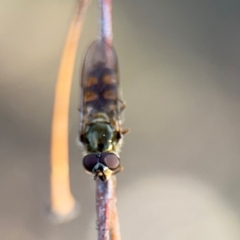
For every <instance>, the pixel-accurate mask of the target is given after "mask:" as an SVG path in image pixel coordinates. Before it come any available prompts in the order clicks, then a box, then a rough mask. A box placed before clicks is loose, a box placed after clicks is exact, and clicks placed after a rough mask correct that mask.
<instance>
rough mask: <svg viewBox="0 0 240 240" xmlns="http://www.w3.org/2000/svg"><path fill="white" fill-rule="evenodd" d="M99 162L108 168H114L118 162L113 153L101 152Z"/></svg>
mask: <svg viewBox="0 0 240 240" xmlns="http://www.w3.org/2000/svg"><path fill="white" fill-rule="evenodd" d="M100 162H101V163H102V164H103V165H105V166H107V167H108V168H109V169H110V170H115V169H116V168H117V167H118V166H119V164H120V161H119V158H118V157H117V156H116V155H115V154H114V153H107V152H105V153H102V155H101V158H100Z"/></svg>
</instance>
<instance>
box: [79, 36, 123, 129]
mask: <svg viewBox="0 0 240 240" xmlns="http://www.w3.org/2000/svg"><path fill="white" fill-rule="evenodd" d="M121 105H122V101H121V100H120V98H119V78H118V60H117V55H116V52H115V50H114V48H113V47H111V46H109V45H107V44H106V43H104V42H102V41H100V40H97V41H95V42H94V43H93V44H92V45H91V46H90V47H89V49H88V51H87V54H86V56H85V60H84V65H83V69H82V79H81V90H80V131H81V133H84V130H85V127H86V126H87V124H89V123H91V122H92V121H93V120H94V118H96V117H97V116H99V115H101V114H102V115H103V116H105V117H106V121H109V122H110V123H111V125H112V126H113V127H114V128H115V129H118V128H119V126H120V123H119V121H120V112H121Z"/></svg>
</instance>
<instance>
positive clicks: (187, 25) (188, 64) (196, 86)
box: [0, 0, 240, 240]
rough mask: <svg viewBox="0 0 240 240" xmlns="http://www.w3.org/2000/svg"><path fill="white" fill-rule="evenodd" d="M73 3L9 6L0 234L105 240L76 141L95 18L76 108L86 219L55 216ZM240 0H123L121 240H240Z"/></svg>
mask: <svg viewBox="0 0 240 240" xmlns="http://www.w3.org/2000/svg"><path fill="white" fill-rule="evenodd" d="M75 4H76V1H75V0H69V1H66V0H58V1H57V0H51V1H49V0H42V1H39V0H34V1H33V0H1V1H0V133H1V134H0V239H1V240H42V239H44V240H65V239H69V240H70V239H71V240H79V239H84V240H90V239H96V230H95V229H96V223H95V205H94V193H95V190H94V181H93V180H92V179H91V178H90V177H89V175H86V174H85V173H84V171H83V168H82V163H81V160H82V156H81V152H80V150H79V149H78V148H77V146H76V144H75V140H76V136H77V132H78V112H77V108H78V84H79V76H80V66H81V63H82V60H83V57H84V53H85V51H86V49H87V47H88V46H89V44H90V43H91V42H92V41H93V40H94V39H95V36H96V34H97V4H96V1H93V4H92V6H91V7H90V8H89V10H88V12H87V18H86V22H85V24H84V31H83V34H82V37H81V41H80V47H79V52H78V58H77V62H76V70H75V74H74V79H73V88H72V97H71V109H70V126H69V138H70V140H69V141H70V158H71V183H72V191H73V193H74V195H75V197H76V198H77V200H78V201H79V202H80V204H81V215H80V216H79V218H77V219H76V220H73V221H72V222H69V223H66V224H64V225H59V226H57V225H54V224H52V223H50V222H49V221H48V219H47V217H46V212H47V211H46V209H47V206H48V204H49V142H50V141H49V139H50V126H51V114H52V107H53V93H54V85H55V80H56V75H57V69H58V64H59V59H60V56H61V50H62V47H63V44H64V40H65V36H66V33H67V29H68V25H69V23H70V20H71V16H72V15H73V12H74V6H75ZM239 21H240V1H236V0H221V1H216V0H215V1H210V0H205V1H199V0H191V1H190V0H182V1H178V0H163V1H160V0H159V1H156V0H148V1H144V0H138V1H134V0H121V1H117V0H115V1H114V36H115V39H114V41H115V47H116V50H117V52H118V55H119V59H120V69H121V84H122V90H123V95H124V100H125V101H126V102H127V110H126V111H125V118H126V121H125V123H124V125H125V127H129V128H130V129H131V130H132V132H131V134H129V135H128V136H126V138H125V143H124V147H123V151H122V154H121V159H122V163H123V166H124V167H125V170H124V172H122V173H120V174H119V175H118V189H117V191H118V208H119V217H120V223H121V230H122V236H123V239H138V240H146V239H157V240H158V239H159V240H161V239H164V240H176V239H178V240H203V239H204V240H213V239H214V240H215V239H216V240H238V239H240V204H239V202H240V174H239V172H240V169H239V167H240V162H239V157H240V147H239V143H240V105H239V104H240V94H239V93H240V80H239V75H240V28H239Z"/></svg>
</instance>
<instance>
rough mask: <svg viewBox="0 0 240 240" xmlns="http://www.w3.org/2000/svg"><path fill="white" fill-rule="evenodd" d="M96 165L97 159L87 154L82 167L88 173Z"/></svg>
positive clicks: (95, 156)
mask: <svg viewBox="0 0 240 240" xmlns="http://www.w3.org/2000/svg"><path fill="white" fill-rule="evenodd" d="M97 163H98V158H97V155H96V154H88V155H86V156H85V157H84V158H83V166H84V168H85V169H86V170H87V171H88V172H92V170H93V168H94V167H95V165H96V164H97Z"/></svg>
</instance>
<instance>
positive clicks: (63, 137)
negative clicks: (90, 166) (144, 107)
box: [51, 0, 89, 222]
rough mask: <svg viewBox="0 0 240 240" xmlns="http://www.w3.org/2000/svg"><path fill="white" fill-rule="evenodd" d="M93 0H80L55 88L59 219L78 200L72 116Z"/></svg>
mask: <svg viewBox="0 0 240 240" xmlns="http://www.w3.org/2000/svg"><path fill="white" fill-rule="evenodd" d="M88 4H89V0H80V1H79V3H78V6H77V11H76V13H75V15H74V17H73V20H72V22H71V25H70V28H69V32H68V35H67V38H66V41H65V46H64V49H63V53H62V57H61V62H60V66H59V71H58V77H57V82H56V88H55V99H54V109H53V119H52V133H51V211H52V213H53V216H55V219H54V220H55V221H57V222H63V221H66V220H69V219H70V218H72V217H74V215H75V213H76V212H75V211H76V202H75V200H74V197H73V196H72V193H71V190H70V180H69V160H68V116H69V102H70V91H71V85H72V75H73V69H74V63H75V57H76V52H77V47H78V41H79V37H80V34H81V30H82V24H83V20H84V16H85V12H86V9H87V6H88Z"/></svg>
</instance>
